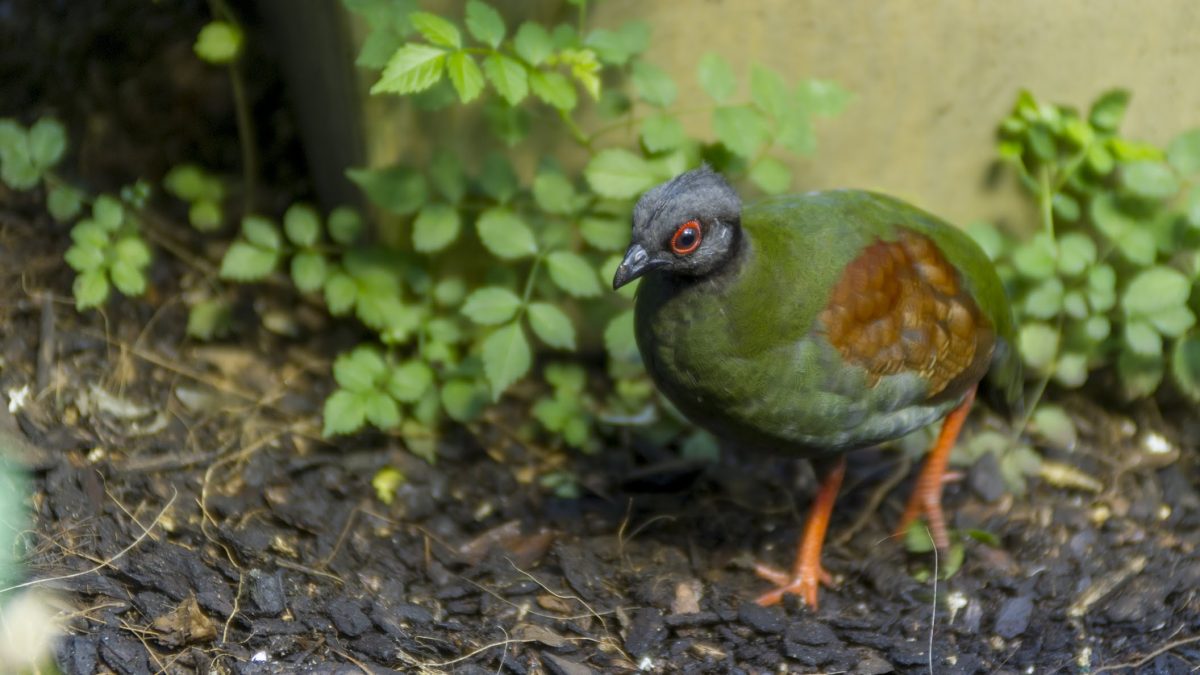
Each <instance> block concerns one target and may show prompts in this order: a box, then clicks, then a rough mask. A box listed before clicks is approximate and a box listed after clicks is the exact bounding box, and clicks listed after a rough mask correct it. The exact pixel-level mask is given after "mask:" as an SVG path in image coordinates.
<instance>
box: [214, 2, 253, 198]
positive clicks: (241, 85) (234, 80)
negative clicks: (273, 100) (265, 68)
mask: <svg viewBox="0 0 1200 675" xmlns="http://www.w3.org/2000/svg"><path fill="white" fill-rule="evenodd" d="M208 6H209V11H211V12H212V14H213V16H218V17H221V18H222V19H224V20H225V21H228V22H229V23H231V24H233V25H234V27H236V28H237V30H238V31H239V32H242V34H243V35H244V34H245V33H244V32H243V30H242V25H241V23H240V22H239V21H238V20H237V15H236V14H234V13H233V10H232V9H231V8H230V7H229V5H228V3H226V2H225V0H209V2H208ZM240 62H241V54H239V55H238V57H237V58H236V59H234V60H233V62H232V63H230V64H229V81H230V84H231V86H232V88H233V106H234V110H235V114H236V117H237V128H238V139H239V140H240V141H241V143H240V144H239V145H241V151H242V181H243V182H244V183H245V186H246V188H245V195H246V196H245V199H244V200H243V203H242V214H243V215H246V214H249V213H251V212H252V211H253V210H254V192H255V184H256V182H257V180H258V149H257V148H258V146H257V140H256V134H255V132H254V120H253V119H251V117H250V103H249V101H248V99H247V97H246V81H245V78H243V77H242V69H241V66H240V65H239V64H240Z"/></svg>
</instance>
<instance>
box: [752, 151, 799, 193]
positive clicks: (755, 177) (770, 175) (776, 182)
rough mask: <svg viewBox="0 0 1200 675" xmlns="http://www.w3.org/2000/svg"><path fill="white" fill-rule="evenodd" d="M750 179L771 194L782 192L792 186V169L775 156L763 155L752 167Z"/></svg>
mask: <svg viewBox="0 0 1200 675" xmlns="http://www.w3.org/2000/svg"><path fill="white" fill-rule="evenodd" d="M750 181H751V182H752V183H754V184H755V185H757V186H758V187H759V189H761V190H762V191H763V192H765V193H767V194H769V195H777V194H782V193H784V192H787V191H788V188H790V187H791V186H792V170H791V169H789V168H787V165H785V164H784V163H783V162H781V161H779V160H777V159H775V158H773V157H763V158H762V159H760V160H759V161H758V162H757V163H756V164H755V165H754V166H753V167H751V169H750Z"/></svg>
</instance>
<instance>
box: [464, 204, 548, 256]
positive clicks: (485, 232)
mask: <svg viewBox="0 0 1200 675" xmlns="http://www.w3.org/2000/svg"><path fill="white" fill-rule="evenodd" d="M475 230H476V231H477V232H478V233H479V240H480V241H482V242H483V245H484V246H485V247H486V248H487V250H489V251H491V252H492V255H494V256H496V257H497V258H501V259H503V260H517V259H519V258H525V257H528V256H531V255H533V254H535V253H537V241H535V240H534V238H533V231H532V230H530V229H529V226H528V225H526V224H525V221H524V220H521V218H520V217H519V216H517V215H516V214H515V213H513V212H512V211H509V210H508V209H506V208H504V207H499V206H497V207H494V208H490V209H488V210H487V211H484V212H483V213H482V214H481V215H480V216H479V220H477V221H475Z"/></svg>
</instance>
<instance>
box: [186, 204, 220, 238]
mask: <svg viewBox="0 0 1200 675" xmlns="http://www.w3.org/2000/svg"><path fill="white" fill-rule="evenodd" d="M223 215H224V214H222V213H221V206H220V205H219V204H217V203H216V202H214V201H212V200H210V199H199V200H196V201H195V202H192V205H191V206H190V207H189V208H188V222H189V223H191V224H192V227H194V228H196V231H198V232H215V231H216V230H218V229H220V227H221V218H222V217H223Z"/></svg>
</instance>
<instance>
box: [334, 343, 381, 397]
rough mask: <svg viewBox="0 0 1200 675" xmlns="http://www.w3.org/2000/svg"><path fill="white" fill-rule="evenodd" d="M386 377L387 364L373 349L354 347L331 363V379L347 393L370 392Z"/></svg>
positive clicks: (377, 351)
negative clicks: (347, 391)
mask: <svg viewBox="0 0 1200 675" xmlns="http://www.w3.org/2000/svg"><path fill="white" fill-rule="evenodd" d="M386 375H387V364H386V363H384V361H383V356H382V355H380V353H379V350H377V349H375V348H374V347H367V346H362V347H356V348H355V349H353V350H352V351H349V352H343V353H342V354H339V355H338V357H337V358H336V359H334V361H333V379H334V380H336V381H337V383H338V386H339V387H342V388H343V389H347V390H349V391H360V392H361V391H370V390H372V389H374V388H375V385H377V384H379V383H380V382H382V381H383V379H384V377H385V376H386Z"/></svg>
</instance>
